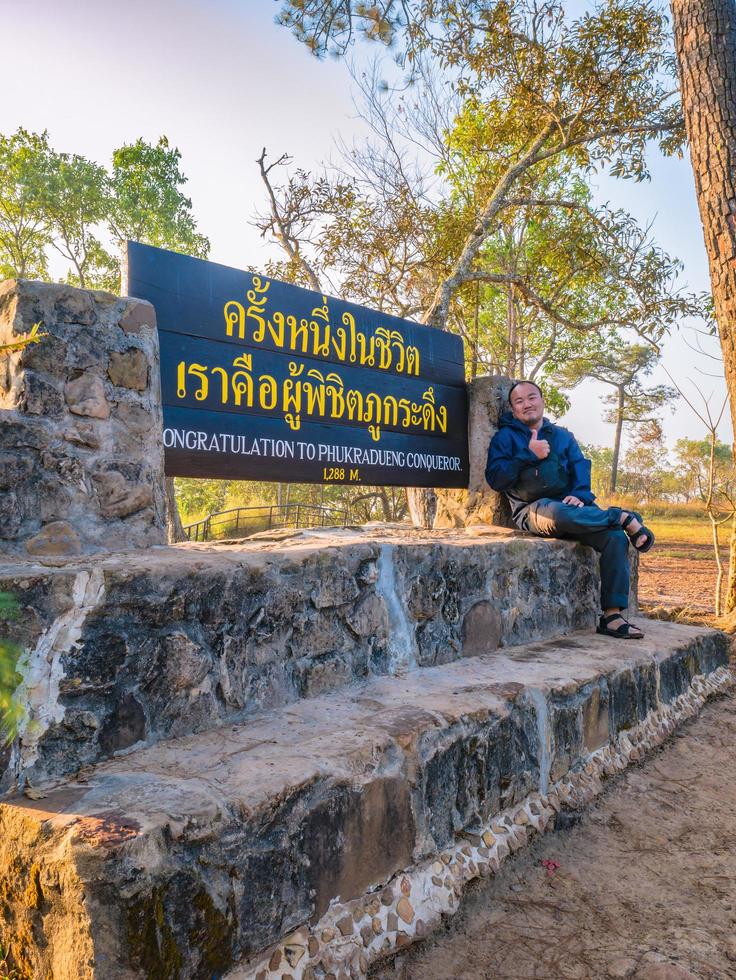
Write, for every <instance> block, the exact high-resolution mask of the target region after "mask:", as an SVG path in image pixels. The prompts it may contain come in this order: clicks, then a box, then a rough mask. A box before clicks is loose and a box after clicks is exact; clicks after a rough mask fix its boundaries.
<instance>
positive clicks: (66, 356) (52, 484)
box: [0, 280, 166, 556]
mask: <svg viewBox="0 0 736 980" xmlns="http://www.w3.org/2000/svg"><path fill="white" fill-rule="evenodd" d="M34 323H40V324H41V330H42V332H43V333H44V334H45V336H43V337H42V338H41V340H40V342H39V343H37V344H32V345H30V346H29V347H26V348H25V349H24V350H22V351H18V352H16V353H14V354H10V355H5V356H4V357H3V358H2V362H3V363H2V365H0V458H1V459H2V460H4V461H6V466H5V472H3V467H0V484H1V485H0V551H4V552H6V553H15V554H32V555H41V554H44V555H56V556H61V555H63V554H66V555H75V554H79V553H82V554H91V553H93V552H98V551H115V550H129V549H132V548H142V547H147V546H149V545H151V544H163V543H165V541H166V522H165V502H164V501H165V495H164V472H163V445H162V419H161V397H160V382H159V370H158V356H159V355H158V336H157V334H156V325H155V316H154V313H153V309H152V307H150V305H149V304H146V303H142V302H141V301H140V300H129V299H124V298H123V299H121V298H119V297H116V296H112V295H110V294H109V293H102V292H92V291H89V290H80V289H74V288H72V287H69V286H63V285H59V284H54V283H40V282H28V281H25V280H11V281H8V282H4V283H0V343H3V342H6V343H7V342H12V341H15V340H17V339H18V338H19V337H22V336H23V335H24V334H26V333H28V332H29V330H30V329H31V327H32V326H33V324H34ZM6 474H7V475H6ZM59 522H63V523H64V529H63V533H62V529H60V528H59V527H58V526H55V525H58V524H59ZM66 528H69V529H70V531H69V530H66ZM65 542H66V543H67V544H68V548H67V550H66V551H65V550H64V546H65Z"/></svg>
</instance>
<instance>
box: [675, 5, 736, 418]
mask: <svg viewBox="0 0 736 980" xmlns="http://www.w3.org/2000/svg"><path fill="white" fill-rule="evenodd" d="M672 14H673V21H674V32H675V49H676V52H677V59H678V62H679V70H680V86H681V89H682V104H683V110H684V115H685V129H686V132H687V138H688V142H689V145H690V159H691V161H692V166H693V173H694V175H695V190H696V193H697V197H698V207H699V209H700V219H701V221H702V223H703V234H704V237H705V248H706V251H707V253H708V263H709V266H710V279H711V287H712V291H713V301H714V305H715V312H716V319H717V321H718V329H719V333H720V337H721V347H722V349H723V368H724V372H725V375H726V385H727V387H728V392H729V396H730V403H731V422H732V425H733V426H734V431H735V432H736V348H735V346H734V345H735V343H736V0H672Z"/></svg>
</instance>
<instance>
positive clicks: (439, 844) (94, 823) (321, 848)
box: [0, 580, 728, 980]
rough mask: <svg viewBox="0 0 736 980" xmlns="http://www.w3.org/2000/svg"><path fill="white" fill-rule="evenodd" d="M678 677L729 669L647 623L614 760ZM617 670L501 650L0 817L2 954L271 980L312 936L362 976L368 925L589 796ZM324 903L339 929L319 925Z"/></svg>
mask: <svg viewBox="0 0 736 980" xmlns="http://www.w3.org/2000/svg"><path fill="white" fill-rule="evenodd" d="M43 587H44V588H45V589H46V590H47V591H46V594H47V597H48V599H49V604H50V605H53V604H54V602H56V608H59V605H58V596H57V597H56V599H55V598H54V597H55V595H56V593H55V592H54V590H53V588H52V589H51V590H50V591H49V589H50V583H49V582H48V580H46V581H45V582H44V583H43ZM62 605H63V604H62ZM569 640H573V641H574V643H572V644H571V643H569V642H567V641H569ZM684 656H686V657H689V658H691V661H692V668H693V670H694V672H695V674H702V673H703V672H704V667H705V665H706V664H716V663H717V664H719V665H722V664H725V663H726V662H727V658H728V640H727V638H726V637H725V636H724V635H723V634H719V633H717V632H715V631H712V630H704V629H699V628H695V627H685V626H679V625H675V624H672V623H660V622H648V623H646V638H645V640H642V641H640V642H638V643H637V645H636V648H635V649H627V652H626V654H625V658H626V664H627V670H628V672H629V677H630V680H631V683H632V684H633V687H632V688H627V695H626V698H623V697H622V698H620V699H618V700H617V699H614V698H612V699H611V700H610V701H609V702H608V709H609V711H608V741H609V742H610V744H611V745H614V744H616V742H615V733H616V731H617V730H618V729H619V728H620V727H621V722H622V721H623V722H624V723H628V720H629V717H630V714H631V710H632V709H631V705H632V704H635V705H636V706H637V709H636V710H637V711H638V710H639V706H642V705H646V704H649V702H650V692H649V681H648V678H649V676H650V673H651V672H652V671H653V672H655V673H659V674H660V675H661V673H662V670H663V669H664V670H665V671H666V670H667V666H666V665H667V664H668V663H669V661H670V660H671V659H672V658H675V659H676V660H677V661H678V662H679V663H682V661H683V657H684ZM623 660H624V655H623V652H622V651H621V650H620V646H617V645H615V644H612V643H611V641H610V640H607V639H606V638H605V637H600V636H597V635H596V634H594V633H592V632H586V633H584V634H583V633H574V634H572V635H571V636H569V637H567V638H565V639H564V640H563V641H562V642H560V641H559V640H558V641H555V640H550V641H546V642H534V643H531V644H527V645H525V646H524V645H522V646H518V647H508V648H505V649H503V651H502V655H500V653H499V651H496V652H495V653H490V654H486V655H481V656H478V657H473V658H471V659H464V660H461V661H458V662H457V663H453V664H450V665H447V666H442V667H434V668H428V669H426V670H414V671H411V672H410V673H409V674H407V675H406V676H405V677H403V678H402V679H401V682H400V683H398V682H397V680H396V679H395V678H388V677H382V678H373V679H371V680H369V681H368V682H367V683H365V684H364V685H362V686H360V687H352V688H351V689H350V690H347V691H337V692H333V693H330V694H326V695H323V696H321V697H319V698H314V699H312V700H303V701H301V702H299V703H298V704H295V705H291V706H289V707H288V708H287V709H282V710H281V711H272V712H268V713H266V714H265V715H263V716H261V717H259V718H257V719H253V720H251V721H250V722H249V723H246V724H243V725H239V726H235V727H233V726H228V727H227V728H220V729H216V730H214V731H210V732H206V733H202V734H199V735H195V736H189V737H187V738H185V739H180V740H177V741H173V742H168V743H161V744H159V745H156V746H152V747H149V748H144V749H141V750H138V751H135V752H133V753H130V754H128V755H126V756H124V757H120V758H117V759H114V760H112V761H110V762H106V763H103V764H100V765H98V766H96V767H95V768H93V769H91V770H88V771H85V772H84V773H83V774H82V776H81V778H80V779H79V780H78V781H76V782H70V783H68V784H66V785H63V786H58V787H47V788H46V790H45V793H44V796H43V798H41V799H37V800H31V799H28V798H27V797H13V798H9V799H6V800H5V801H4V802H3V803H2V804H0V943H2V945H3V948H4V949H8V948H9V949H10V951H11V954H12V956H13V958H14V961H15V962H18V963H21V964H22V967H23V969H24V970H25V972H26V974H27V975H28V976H60V977H61V976H74V977H75V978H80V980H85V978H93V977H96V978H100V980H106V978H108V977H118V976H126V977H131V978H134V977H159V976H161V977H163V976H174V975H175V976H179V977H181V978H189V977H191V978H194V977H200V976H208V977H209V976H213V975H222V974H223V973H225V972H227V971H228V970H230V969H231V968H233V967H235V965H236V964H237V963H239V962H241V963H244V964H245V965H244V966H243V968H242V969H240V970H238V971H236V972H233V977H235V976H242V977H245V976H253V975H254V972H257V970H258V969H260V967H256V970H255V971H253V970H251V968H250V967H249V966H248V963H251V964H252V963H259V962H260V960H265V963H267V964H268V968H269V969H277V970H280V971H284V970H286V969H288V968H293V964H294V962H297V963H299V964H301V965H303V961H305V958H306V957H307V956H312V955H313V951H314V952H316V953H319V950H320V947H319V945H318V944H317V943H316V939H315V937H314V936H310V935H309V933H310V930H309V928H308V927H305V925H304V924H305V923H311V924H313V925H314V929H315V930H316V935H318V936H319V937H320V939H321V942H322V943H330V942H332V941H333V940H337V941H338V947H339V948H338V949H337V952H338V953H339V950H340V949H341V948H343V947H344V946H345V944H346V943H354V944H355V945H356V949H360V950H364V951H365V953H366V955H370V957H371V958H372V959H374V958H375V956H376V955H377V950H378V949H379V947H380V944H381V937H380V930H381V919H380V918H379V919H378V920H377V921H378V931H376V929H375V928H374V926H373V920H374V918H375V917H376V916H385V921H386V923H387V927H388V929H389V930H392V931H394V932H396V931H397V930H402V931H403V930H406V929H407V928H408V927H409V926H410V924H412V925H413V923H414V922H415V920H416V919H417V916H418V915H421V914H422V913H421V912H420V911H417V910H418V909H420V908H421V906H422V903H423V902H424V903H425V904H424V908H425V909H426V908H428V905H427V904H426V901H425V900H426V897H427V895H428V894H429V893H428V892H426V889H428V888H429V887H430V881H431V883H432V884H431V887H435V888H436V889H438V893H439V892H443V893H444V892H446V891H447V889H446V888H445V884H444V883H445V882H447V883H449V884H448V888H449V889H451V890H452V892H453V893H454V894H457V895H459V894H461V890H462V887H463V883H464V882H465V881H467V880H469V879H470V878H471V877H473V876H475V875H476V874H482V873H483V872H482V870H481V869H479V868H478V866H477V865H476V864H475V862H474V859H473V850H472V849H471V848H475V847H477V846H478V844H479V840H481V839H482V841H483V843H484V845H485V846H486V847H490V848H493V855H491V854H490V852H489V854H488V856H489V857H492V860H493V861H494V862H495V865H494V867H497V866H498V861H499V860H501V859H502V857H503V855H504V854H506V853H508V850H509V848H511V849H512V850H517V849H518V848H519V847H521V846H522V845H523V843H524V841H525V840H526V839H527V838H528V836H529V834H530V833H531V832H532V828H531V826H530V825H531V823H532V822H533V821H534V820H535V819H536V814H535V811H534V809H533V807H532V803H533V800H534V799H535V792H536V790H537V789H539V790H540V793H541V794H545V793H546V788H547V787H546V784H547V782H548V781H549V779H550V778H551V773H552V771H556V772H559V774H560V776H561V777H564V778H565V779H566V780H569V779H572V780H573V783H570V785H569V786H568V788H567V789H565V790H564V792H565V799H568V800H569V805H579V804H580V801H581V800H582V799H583V797H584V796H585V794H588V795H589V794H590V793H592V792H593V791H594V785H593V784H594V783H595V780H596V778H597V777H595V778H594V776H591V777H588V776H587V773H588V772H589V771H590V772H591V773H593V774H595V773H597V771H598V770H597V769H596V767H595V765H592V760H591V758H590V756H589V755H588V750H587V747H586V745H585V744H584V743H585V720H584V719H585V713H586V710H587V709H586V705H589V704H590V703H591V694H592V692H594V691H595V690H596V688H597V689H598V690H603V689H604V688H607V689H608V690H611V691H613V690H616V687H617V678H619V677H620V675H621V672H622V668H623ZM668 676H669V683H670V691H669V693H670V695H671V696H673V697H674V696H675V695H676V696H677V697H679V696H680V695H681V694H688V697H690V694H689V693H688V692H689V690H690V688H689V683H690V676H691V675H690V673H689V670H675V671H671V672H670V673H669V675H668ZM640 684H642V685H643V688H642V691H641V693H637V690H636V688H637V687H638V686H639V685H640ZM657 689H659V690H661V685H660V686H659V688H657ZM661 706H662V705H661V703H660V702H658V701H657V700H656V698H655V701H654V702H653V703H652V705H651V707H652V708H653V709H655V712H656V710H657V709H658V708H660V707H661ZM619 712H620V713H621V714H620V715H619ZM649 717H650V718H651V717H652V715H651V714H650V716H649ZM563 719H564V721H563ZM82 723H83V721H82V719H80V724H82ZM618 744H621V743H620V742H619V743H618ZM641 751H643V748H642V749H641ZM639 753H640V750H639V749H634V750H632V751H631V758H636V757H637V756H638V755H639ZM586 780H588V782H586ZM576 787H578V788H576ZM540 793H536V799H537V800H541V799H542V796H541V795H540ZM586 798H587V797H586ZM550 799H551V797H550ZM522 804H523V810H522V809H521V805H522ZM499 807H504V808H506V809H505V816H504V817H503V819H501V818H500V817H498V818H496V819H494V815H497V814H499ZM510 814H512V815H515V817H514V821H513V822H512V821H511V819H510V816H509V815H510ZM488 824H490V827H489V829H488V830H484V831H483V834H482V837H481V836H480V835H478V834H477V833H474V828H477V827H482V826H486V827H488ZM522 824H524V826H522ZM479 856H480V855H479ZM425 862H426V864H425ZM445 864H447V865H448V867H447V874H446V873H445V872H444V871H443V870H442V869H443V868H444V867H445ZM430 876H432V877H431V879H430ZM391 879H393V881H392V882H391V884H389V885H388V886H386V887H384V886H385V883H386V882H387V881H391ZM420 882H421V883H424V884H419V883H420ZM437 882H439V884H437ZM417 885H418V887H415V886H417ZM425 892H426V894H425ZM331 900H335V901H336V902H337V905H336V908H337V909H338V910H339V911H337V912H336V913H335V921H334V925H333V924H330V925H328V924H327V922H326V921H325V920H324V919H320V916H322V914H323V913H324V912H325V910H327V908H328V904H329V903H330V902H331ZM382 910H383V911H382ZM320 923H321V924H320ZM423 930H424V926H423V927H422V930H421V931H420V930H419V929H418V928H417V929H416V930H415V931H412V930H411V929H410V930H409V932H411V933H412V934H411V935H409V932H407V933H406V942H407V943H409V942H411V941H412V938H413V937H414V936H419V935H421V934H424V932H423ZM338 933H339V936H338ZM374 935H376V937H377V938H376V941H375V943H374V939H373V936H374ZM310 940H312V941H311V942H310ZM278 941H281V942H280V945H279V946H274V944H276V943H277V942H278ZM16 952H17V959H16ZM259 958H260V959H259ZM367 963H368V961H367V960H366V961H365V967H366V968H367ZM287 964H288V967H287ZM264 968H265V966H264ZM361 968H362V969H363V970H364V972H365V968H364V967H361ZM249 971H250V972H249Z"/></svg>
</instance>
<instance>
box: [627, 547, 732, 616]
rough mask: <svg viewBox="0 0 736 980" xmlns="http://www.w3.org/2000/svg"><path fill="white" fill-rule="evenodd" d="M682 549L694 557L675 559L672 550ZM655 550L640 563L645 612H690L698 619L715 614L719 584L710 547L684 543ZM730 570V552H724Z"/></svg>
mask: <svg viewBox="0 0 736 980" xmlns="http://www.w3.org/2000/svg"><path fill="white" fill-rule="evenodd" d="M680 548H681V549H682V551H683V552H685V551H687V552H689V553H690V554H691V555H692V556H693V557H676V556H675V555H673V554H672V552H673V551H678V550H680ZM662 551H664V552H665V553H664V554H662V553H661V551H658V550H657V547H656V545H655V547H654V548H653V549H652V550H651V552H649V553H647V554H646V555H642V556H641V559H640V562H639V603H640V605H641V608H642V611H643V612H647V611H650V610H651V609H657V608H658V609H665V610H670V611H672V610H677V611H680V610H688V611H689V612H691V613H692V614H693V618H695V619H705V618H707V617H708V616H712V615H713V613H714V611H715V603H714V598H713V591H714V588H715V582H716V563H715V560H714V559H713V558H712V557H705V556H706V555H708V556H710V555H712V554H713V550H712V548H711V547H710V546H707V545H705V546H700V545H693V544H683V545H682V546H676V545H668V547H667V548H666V549H664V548H663V549H662ZM723 562H724V567H725V569H726V571H727V570H728V553H727V552H724V553H723Z"/></svg>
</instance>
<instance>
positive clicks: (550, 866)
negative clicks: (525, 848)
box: [539, 858, 560, 875]
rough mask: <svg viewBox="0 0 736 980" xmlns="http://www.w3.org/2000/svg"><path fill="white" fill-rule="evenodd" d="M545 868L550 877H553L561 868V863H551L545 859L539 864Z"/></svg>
mask: <svg viewBox="0 0 736 980" xmlns="http://www.w3.org/2000/svg"><path fill="white" fill-rule="evenodd" d="M539 863H540V864H541V865H542V867H543V868H545V869H546V871H547V874H548V875H553V874H554V873H555V871H557V869H558V868H559V867H560V862H559V861H551V860H550V859H549V858H545V859H544V860H543V861H540V862H539Z"/></svg>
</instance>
